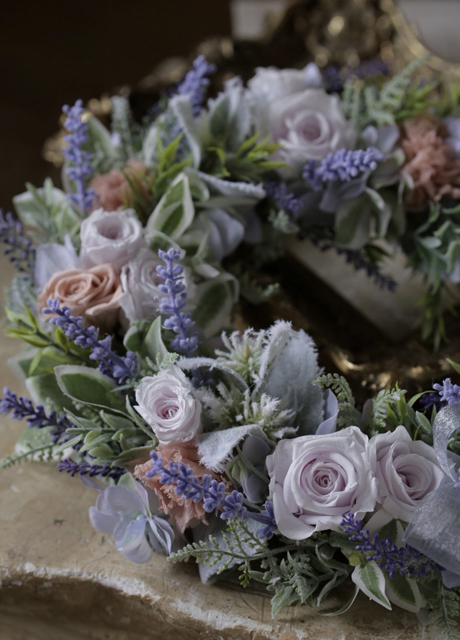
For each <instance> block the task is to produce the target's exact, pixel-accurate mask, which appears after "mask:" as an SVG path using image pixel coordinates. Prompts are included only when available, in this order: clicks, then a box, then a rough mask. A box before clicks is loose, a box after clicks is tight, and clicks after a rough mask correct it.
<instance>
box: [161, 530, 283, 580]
mask: <svg viewBox="0 0 460 640" xmlns="http://www.w3.org/2000/svg"><path fill="white" fill-rule="evenodd" d="M248 546H249V547H250V549H251V550H252V552H253V553H252V555H251V556H250V558H248V550H247V548H246V547H248ZM272 553H273V552H272V551H271V550H270V549H269V548H268V546H267V544H266V543H264V542H262V541H261V540H260V539H259V538H258V537H257V536H256V535H255V534H254V533H252V532H251V531H250V530H249V529H248V527H247V525H246V524H245V522H244V521H243V520H241V519H240V518H235V519H233V520H232V521H231V522H229V523H228V528H227V530H226V531H225V532H224V533H223V534H222V535H221V536H220V538H219V540H217V539H216V537H214V536H212V535H211V536H209V537H208V539H207V540H200V541H199V542H193V543H192V544H188V545H186V546H185V547H183V548H182V549H180V550H179V551H176V552H175V553H171V555H170V556H169V557H168V560H170V561H171V562H184V561H188V560H190V558H195V560H196V562H205V563H206V564H208V565H209V566H210V567H213V566H215V565H216V564H217V563H219V565H220V566H219V569H218V573H222V571H225V570H227V569H228V568H229V567H230V565H234V564H235V561H237V563H238V564H242V563H250V562H253V561H256V560H260V559H261V558H264V557H266V556H267V555H271V554H272Z"/></svg>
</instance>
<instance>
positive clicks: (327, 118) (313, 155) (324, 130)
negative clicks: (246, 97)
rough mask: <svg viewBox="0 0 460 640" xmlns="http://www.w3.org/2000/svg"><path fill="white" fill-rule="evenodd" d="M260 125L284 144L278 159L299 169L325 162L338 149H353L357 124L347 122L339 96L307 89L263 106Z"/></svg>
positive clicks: (264, 131) (259, 114)
mask: <svg viewBox="0 0 460 640" xmlns="http://www.w3.org/2000/svg"><path fill="white" fill-rule="evenodd" d="M257 120H258V126H259V128H260V129H261V131H262V133H267V134H271V136H272V139H273V141H274V142H278V143H279V144H280V145H281V149H280V150H279V151H278V152H277V153H276V157H277V158H279V159H280V160H283V161H284V162H285V163H286V164H288V165H289V166H290V167H291V168H292V169H294V170H296V171H297V170H299V169H300V168H301V167H302V165H303V164H305V162H307V160H323V159H324V158H325V157H326V156H327V155H328V154H329V153H334V152H335V151H338V150H339V149H343V148H345V149H352V148H353V147H354V144H355V141H356V131H355V125H354V122H353V121H351V120H346V119H345V116H344V115H343V113H342V108H341V106H340V100H339V98H338V97H337V96H331V95H329V94H327V93H326V92H325V91H324V90H323V89H306V90H304V91H300V92H297V93H292V94H290V95H287V96H282V97H278V98H276V99H275V100H272V101H270V102H267V103H266V104H263V105H260V107H259V109H258V116H257Z"/></svg>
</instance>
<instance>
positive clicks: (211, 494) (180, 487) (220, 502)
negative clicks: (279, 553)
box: [145, 451, 277, 539]
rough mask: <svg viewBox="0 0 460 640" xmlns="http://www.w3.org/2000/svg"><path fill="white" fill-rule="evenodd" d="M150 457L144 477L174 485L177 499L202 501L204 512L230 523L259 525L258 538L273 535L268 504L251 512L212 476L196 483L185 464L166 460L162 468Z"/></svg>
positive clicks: (154, 454) (154, 456)
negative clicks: (247, 521) (244, 520)
mask: <svg viewBox="0 0 460 640" xmlns="http://www.w3.org/2000/svg"><path fill="white" fill-rule="evenodd" d="M150 457H151V459H152V468H151V469H150V470H149V471H147V473H146V474H145V475H146V477H147V478H153V477H154V476H158V475H159V476H160V477H159V481H160V482H161V483H162V484H166V485H168V486H169V485H172V484H175V485H176V487H175V489H174V490H175V492H176V494H177V495H178V496H184V498H185V499H186V500H193V502H203V508H204V510H205V511H206V513H211V512H212V511H214V513H215V514H216V515H217V514H219V512H220V514H219V515H220V517H221V518H222V520H233V519H234V518H242V517H243V516H247V517H248V518H251V519H252V520H255V521H256V522H260V523H262V524H263V525H264V527H263V528H262V529H259V531H258V532H257V535H258V536H259V538H260V539H264V538H265V539H269V538H271V537H272V536H273V534H274V532H275V531H276V529H277V526H276V522H275V519H274V513H273V507H272V505H271V503H270V502H266V503H265V510H264V511H262V512H261V513H253V512H252V511H248V510H247V509H246V507H245V506H244V496H243V494H242V493H240V492H239V491H232V492H231V493H230V494H226V492H225V484H224V483H223V482H218V481H217V480H215V479H214V478H213V477H212V476H210V475H208V474H205V475H204V476H203V478H202V479H201V482H200V480H199V479H198V478H197V477H196V476H195V475H194V474H193V470H192V468H191V467H190V466H189V465H185V464H184V463H183V462H179V463H176V462H172V461H169V463H168V465H167V466H164V465H163V460H162V459H161V458H160V457H159V456H158V454H157V452H156V451H151V452H150Z"/></svg>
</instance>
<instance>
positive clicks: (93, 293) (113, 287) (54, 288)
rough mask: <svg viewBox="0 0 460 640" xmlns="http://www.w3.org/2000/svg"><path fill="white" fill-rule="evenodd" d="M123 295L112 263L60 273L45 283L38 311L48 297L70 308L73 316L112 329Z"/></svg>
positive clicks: (39, 299)
mask: <svg viewBox="0 0 460 640" xmlns="http://www.w3.org/2000/svg"><path fill="white" fill-rule="evenodd" d="M121 294H122V288H121V282H120V278H119V277H118V276H117V274H116V273H115V271H114V268H113V266H112V265H111V264H101V265H99V266H97V267H92V268H91V269H68V270H67V271H60V272H58V273H55V274H54V276H53V277H52V278H51V279H50V280H49V281H48V282H47V283H46V284H45V286H44V287H43V290H42V292H41V293H40V295H39V297H38V305H39V308H42V307H45V306H46V301H47V300H48V299H49V298H55V299H57V300H59V302H60V303H61V305H65V306H67V307H69V308H70V309H71V312H72V315H74V316H83V317H84V318H85V319H87V320H88V321H89V322H90V323H91V324H97V325H101V326H103V327H104V328H110V327H113V326H114V325H115V324H116V322H117V319H118V309H119V306H120V305H119V299H120V296H121Z"/></svg>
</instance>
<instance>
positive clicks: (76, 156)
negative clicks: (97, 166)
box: [62, 100, 96, 213]
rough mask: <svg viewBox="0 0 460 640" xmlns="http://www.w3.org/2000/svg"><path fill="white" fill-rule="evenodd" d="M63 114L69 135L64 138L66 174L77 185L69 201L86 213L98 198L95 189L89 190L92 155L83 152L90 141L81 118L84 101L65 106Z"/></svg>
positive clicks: (86, 128) (85, 125) (86, 127)
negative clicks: (87, 185)
mask: <svg viewBox="0 0 460 640" xmlns="http://www.w3.org/2000/svg"><path fill="white" fill-rule="evenodd" d="M62 111H63V113H65V115H66V116H67V119H66V121H65V122H64V127H65V128H66V129H67V131H69V132H70V133H69V135H67V136H65V137H64V140H65V142H66V146H65V147H64V155H65V159H66V161H67V162H68V163H69V165H70V166H69V167H68V168H67V169H66V173H67V175H68V176H69V178H70V179H71V180H72V181H73V182H74V183H75V188H76V192H75V193H70V194H69V199H70V201H71V202H72V204H74V205H75V206H76V207H77V208H78V209H79V210H80V211H81V212H82V213H86V212H87V211H88V210H89V209H90V207H91V205H92V203H93V201H94V198H95V197H96V194H95V192H94V190H93V189H87V188H86V183H87V181H88V178H89V177H90V176H91V175H92V174H93V168H92V166H91V153H90V152H89V151H83V145H84V144H85V142H87V141H88V125H87V124H86V122H83V120H82V118H81V116H82V115H83V113H84V111H85V110H84V108H83V102H82V100H77V101H76V103H75V104H74V105H73V107H69V106H68V105H65V106H64V107H62Z"/></svg>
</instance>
